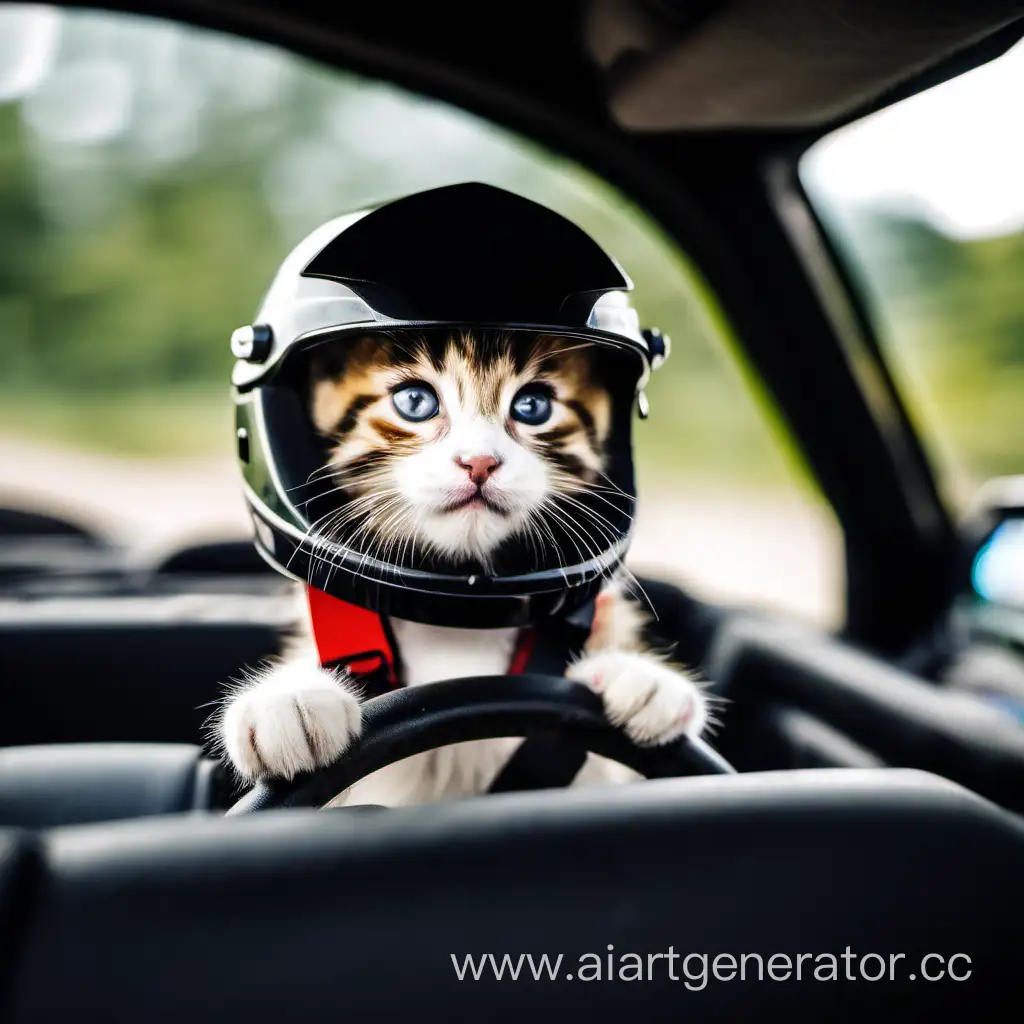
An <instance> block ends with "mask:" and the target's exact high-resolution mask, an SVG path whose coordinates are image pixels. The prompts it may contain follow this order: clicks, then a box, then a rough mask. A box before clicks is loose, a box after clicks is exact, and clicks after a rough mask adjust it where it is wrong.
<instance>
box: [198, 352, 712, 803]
mask: <svg viewBox="0 0 1024 1024" xmlns="http://www.w3.org/2000/svg"><path fill="white" fill-rule="evenodd" d="M588 347H589V346H588V345H587V344H586V343H581V342H579V341H578V340H571V339H563V338H558V337H555V336H540V337H537V336H531V335H528V334H525V333H522V332H485V333H481V334H478V335H474V334H471V333H461V334H456V335H453V336H437V335H434V336H432V337H427V336H417V335H412V334H408V333H402V334H398V333H396V334H392V335H387V336H381V335H376V336H367V337H365V338H362V339H359V340H356V341H349V342H346V343H344V344H343V345H340V346H339V345H334V346H331V345H323V346H321V347H320V349H316V350H314V351H313V354H312V357H311V360H310V388H309V401H308V404H309V412H310V416H311V419H312V421H313V423H314V425H315V427H316V429H317V430H318V431H319V432H320V433H321V434H322V435H323V436H324V437H325V438H327V439H328V440H329V442H330V443H331V446H332V447H331V454H330V459H329V463H328V467H327V469H328V470H329V471H330V473H331V475H332V481H333V482H335V483H336V484H337V485H338V487H340V488H344V493H345V495H346V498H347V501H346V503H345V504H343V505H341V506H340V507H339V509H338V511H337V512H336V513H335V515H334V516H333V517H332V529H333V530H334V533H335V534H336V535H337V536H339V537H340V536H344V538H345V541H346V543H348V544H350V545H352V546H355V547H356V548H357V550H360V549H363V550H366V551H372V552H374V553H376V554H383V555H384V556H387V557H390V558H392V559H394V560H397V561H400V562H403V561H404V562H409V561H415V560H417V559H419V560H420V561H421V562H422V561H424V560H426V561H428V562H431V563H432V564H438V565H448V566H450V565H453V564H458V563H460V562H463V561H465V560H467V559H470V560H473V561H475V562H476V563H478V564H482V565H484V566H485V567H486V566H493V565H494V563H495V560H498V559H500V558H501V557H502V553H503V552H507V550H508V549H509V547H510V546H513V547H514V546H515V545H516V544H519V545H520V547H519V548H518V549H516V556H515V557H517V558H526V557H529V555H528V552H529V551H530V550H533V551H537V550H538V547H537V546H538V545H542V544H545V543H554V544H559V543H560V542H559V537H561V538H562V540H561V543H563V544H564V543H569V545H570V548H569V550H570V551H573V545H575V551H573V554H579V552H580V544H581V543H582V544H583V545H584V546H585V543H586V541H585V537H586V534H585V532H584V533H581V532H580V530H579V529H575V528H574V527H573V526H572V525H571V524H572V522H573V521H574V520H573V519H572V518H568V519H567V513H570V512H572V513H573V514H574V515H575V522H576V523H577V524H579V523H582V522H584V521H585V516H586V515H589V516H590V521H591V522H592V524H594V526H595V527H596V528H597V529H598V530H600V518H601V517H600V513H596V512H594V511H593V510H592V509H591V511H590V512H589V513H588V512H587V511H586V509H587V506H586V505H585V503H584V501H582V500H581V499H582V498H584V497H586V496H588V495H591V496H596V497H598V498H600V497H601V493H602V491H604V492H605V493H607V492H608V489H607V488H606V487H605V486H604V485H603V484H602V482H601V481H602V480H604V479H606V478H605V477H604V476H603V473H604V469H605V461H606V455H605V446H606V442H607V440H608V435H609V432H610V429H611V418H612V402H611V397H610V395H609V393H608V390H607V389H606V388H605V386H604V384H603V382H602V378H601V372H600V371H599V369H598V365H597V361H596V360H594V359H593V358H592V356H591V355H590V353H589V352H588ZM602 500H603V499H602ZM567 521H568V523H569V524H570V525H569V526H568V527H566V528H563V529H561V531H560V532H559V529H558V528H559V527H565V523H566V522H567ZM567 530H568V531H569V532H566V531H567ZM360 546H362V547H360ZM559 550H561V549H559ZM506 557H507V556H506ZM645 622H646V617H645V615H644V614H643V613H642V611H641V609H640V608H639V606H638V605H637V604H635V603H634V602H633V601H631V600H630V599H629V598H628V597H627V595H626V592H625V587H624V585H623V581H622V579H621V578H618V579H616V580H612V581H609V583H608V584H607V585H606V586H605V587H604V588H603V589H602V591H601V593H600V594H599V596H598V597H597V599H596V601H595V614H594V621H593V627H592V630H591V633H590V636H589V638H588V640H587V642H586V645H585V647H584V650H583V652H582V654H581V656H580V657H579V658H578V659H577V660H576V661H575V662H574V663H573V664H571V665H570V666H569V667H568V669H567V670H566V673H565V674H566V675H567V676H568V677H569V678H571V679H574V680H577V681H579V682H582V683H585V684H586V685H587V686H589V687H591V688H592V689H593V690H594V691H596V692H597V693H598V694H600V695H601V697H602V698H603V701H604V706H605V711H606V714H607V716H608V718H609V720H610V721H611V722H613V723H614V724H616V725H620V726H622V727H623V728H624V729H625V731H626V732H627V733H628V734H629V735H630V736H631V737H632V738H633V740H634V741H635V742H637V743H640V744H660V743H665V742H668V741H670V740H672V739H674V738H676V737H678V736H680V735H683V734H687V735H690V736H697V735H699V734H700V733H701V732H702V731H703V730H704V728H705V726H706V725H707V723H708V710H707V703H706V698H705V697H704V695H703V694H702V692H701V690H700V688H699V687H698V686H697V684H695V683H694V682H693V681H691V680H690V679H689V678H688V677H687V676H685V675H684V674H682V673H681V672H679V671H676V670H675V669H673V668H672V667H670V666H669V665H668V664H667V663H665V662H664V661H663V660H662V659H661V658H660V657H658V656H656V655H655V654H654V653H652V652H650V651H647V650H645V648H644V641H643V629H644V626H645ZM392 627H393V632H394V635H395V638H396V640H397V643H398V647H399V650H400V653H401V660H402V663H403V665H404V666H405V669H406V679H405V682H406V683H407V685H410V686H418V685H420V684H422V683H429V682H433V681H436V680H439V679H450V678H457V677H465V676H472V675H500V674H504V673H505V672H506V671H507V668H508V664H509V662H510V659H511V656H512V652H513V649H514V647H515V644H516V639H517V631H516V630H515V629H498V630H476V629H457V628H442V627H437V626H427V625H423V624H421V623H417V622H406V621H401V620H392ZM215 724H216V730H217V734H218V737H217V738H218V741H219V744H220V745H221V747H222V748H223V750H224V752H225V753H226V754H227V757H228V759H229V760H230V762H231V764H232V765H233V767H234V769H235V770H236V772H237V773H238V775H239V776H240V777H241V778H242V779H243V780H246V781H254V780H256V779H259V778H263V777H266V776H282V777H291V776H293V775H295V774H296V773H298V772H301V771H307V770H311V769H314V768H316V767H318V766H322V765H325V764H329V763H330V762H331V761H333V760H334V759H335V758H337V757H338V755H339V754H341V753H342V751H344V750H345V748H346V747H347V746H348V744H349V743H350V742H351V741H352V740H353V739H354V738H355V737H356V736H357V735H358V734H359V730H360V709H359V698H358V696H357V693H356V688H355V687H354V686H353V685H352V684H351V681H349V680H347V679H346V678H345V677H344V674H342V673H338V674H335V673H333V672H331V671H328V670H325V669H323V668H321V667H320V665H319V664H318V661H317V656H316V652H315V649H314V647H313V644H312V640H311V638H310V636H309V635H308V632H306V633H303V634H301V635H300V636H299V637H298V638H296V639H295V640H294V641H293V642H292V643H291V644H290V645H289V646H288V649H287V650H286V652H285V654H284V655H283V657H282V658H281V659H280V660H279V661H278V662H277V663H276V664H274V665H272V666H270V667H268V668H265V669H263V670H261V671H260V672H259V673H258V674H256V675H255V676H251V677H250V678H248V679H247V680H245V681H244V682H243V683H241V684H240V685H238V686H237V687H236V688H235V689H234V691H233V692H232V693H231V694H230V695H229V696H228V698H227V699H226V701H225V703H224V705H223V706H222V707H221V709H220V710H219V712H218V714H217V716H216V719H215ZM520 742H521V740H518V739H498V740H482V741H475V742H468V743H460V744H453V745H451V746H448V747H444V748H441V749H438V750H434V751H430V752H427V753H424V754H420V755H417V756H415V757H412V758H408V759H406V760H405V761H402V762H399V763H396V764H394V765H390V766H388V767H387V768H384V769H382V770H380V771H379V772H376V773H374V774H373V775H371V776H369V777H367V778H366V779H364V780H362V781H361V782H359V783H357V784H356V785H355V786H353V787H352V788H351V789H350V790H348V791H347V792H346V793H343V794H339V795H338V797H337V798H336V799H335V800H334V801H332V804H334V805H338V804H342V803H347V804H352V803H378V804H384V805H387V806H397V805H401V804H411V803H426V802H433V801H437V800H441V799H449V798H455V797H463V796H470V795H474V794H477V793H481V792H485V791H486V790H487V789H488V787H489V786H490V784H491V782H492V781H493V779H494V778H495V777H496V776H497V774H498V772H499V771H500V770H501V768H502V766H503V765H504V763H505V762H506V761H507V759H508V757H509V756H510V754H511V753H512V751H513V750H514V749H515V747H516V746H517V745H518V744H519V743H520ZM633 778H636V775H635V773H633V772H632V771H630V770H629V769H627V768H625V767H624V766H622V765H618V764H613V763H612V762H610V761H607V760H605V759H603V758H600V757H597V756H596V755H591V756H590V757H589V758H588V760H587V762H586V764H585V765H584V767H583V768H582V769H581V771H580V773H579V775H578V776H577V778H576V780H575V782H574V785H585V784H596V783H610V782H620V781H627V780H629V779H633Z"/></svg>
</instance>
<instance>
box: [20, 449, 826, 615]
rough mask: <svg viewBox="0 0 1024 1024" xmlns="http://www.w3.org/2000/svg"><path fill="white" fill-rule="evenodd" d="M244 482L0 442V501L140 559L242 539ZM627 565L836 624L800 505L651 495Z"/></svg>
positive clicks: (821, 539)
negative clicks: (49, 515)
mask: <svg viewBox="0 0 1024 1024" xmlns="http://www.w3.org/2000/svg"><path fill="white" fill-rule="evenodd" d="M238 483H239V481H238V475H237V470H236V468H235V465H234V463H233V462H232V461H230V460H222V459H208V460H194V459H193V460H188V461H180V462H176V461H173V460H165V461H150V460H137V459H122V458H116V457H112V456H109V455H99V454H84V453H78V452H68V451H64V450H61V449H57V448H51V447H46V446H35V445H30V444H25V443H22V442H14V441H10V440H6V439H0V502H2V503H4V504H8V505H10V504H19V505H24V506H28V507H35V508H40V509H45V510H52V511H58V512H59V511H63V512H64V513H66V514H67V515H69V516H73V517H75V518H78V519H81V520H83V521H84V522H86V523H87V524H89V525H92V526H93V527H94V528H96V529H98V530H99V531H100V532H102V533H104V534H105V535H107V536H109V537H111V538H112V539H115V540H118V541H121V542H125V543H129V544H132V545H135V546H136V547H138V548H139V549H140V552H143V553H149V552H155V551H157V550H160V549H164V548H167V547H171V546H176V545H177V544H179V543H182V542H185V541H192V540H203V539H209V538H215V537H223V536H225V535H235V536H237V535H247V534H248V529H247V519H246V516H245V511H244V506H243V504H242V500H241V494H240V489H239V486H238ZM630 565H631V567H632V569H633V571H634V572H638V573H644V574H648V575H653V576H658V577H661V578H664V579H672V580H675V581H676V582H678V583H681V584H683V585H684V586H686V587H688V588H689V589H690V590H691V591H692V592H693V593H695V594H697V595H699V596H702V597H706V598H710V599H712V600H719V601H730V602H741V603H745V604H756V605H761V606H765V607H770V608H776V609H779V610H784V611H789V612H793V613H795V614H797V615H799V616H801V617H803V618H805V619H807V620H809V621H811V622H814V623H817V624H820V625H823V626H829V625H833V624H835V622H836V621H837V620H838V616H839V614H840V609H841V589H842V577H841V566H842V549H841V538H840V536H839V533H838V530H837V528H836V526H835V524H834V522H833V520H832V519H831V517H830V515H829V514H828V513H827V512H826V511H824V510H822V509H820V508H818V507H817V506H815V505H812V504H810V503H807V502H802V501H800V500H797V499H789V498H785V497H775V496H772V495H767V496H766V495H765V494H763V493H761V492H753V493H750V494H744V493H741V492H736V491H728V490H723V491H713V490H708V489H706V488H698V487H693V488H692V489H691V488H689V487H687V486H685V485H684V486H680V487H678V488H674V489H673V490H671V491H667V492H651V491H648V492H645V493H643V494H642V495H641V505H640V514H639V515H638V517H637V531H636V538H635V540H634V543H633V548H632V553H631V557H630Z"/></svg>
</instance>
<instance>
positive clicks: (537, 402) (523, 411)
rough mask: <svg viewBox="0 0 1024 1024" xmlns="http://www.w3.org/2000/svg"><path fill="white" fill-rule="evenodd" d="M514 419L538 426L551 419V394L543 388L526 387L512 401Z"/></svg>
mask: <svg viewBox="0 0 1024 1024" xmlns="http://www.w3.org/2000/svg"><path fill="white" fill-rule="evenodd" d="M512 419H514V420H519V422H520V423H525V424H526V425H527V426H530V427H538V426H540V424H542V423H546V422H547V421H548V420H549V419H551V395H549V394H548V393H547V391H544V390H542V389H541V388H524V389H523V390H522V391H520V392H519V394H518V395H516V397H515V398H514V399H513V401H512Z"/></svg>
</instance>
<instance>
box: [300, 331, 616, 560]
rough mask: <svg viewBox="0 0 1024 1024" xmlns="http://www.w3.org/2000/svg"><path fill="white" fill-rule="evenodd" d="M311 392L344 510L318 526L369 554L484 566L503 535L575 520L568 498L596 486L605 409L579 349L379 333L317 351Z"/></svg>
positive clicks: (540, 536)
mask: <svg viewBox="0 0 1024 1024" xmlns="http://www.w3.org/2000/svg"><path fill="white" fill-rule="evenodd" d="M311 383H312V387H311V392H310V413H311V416H312V419H313V422H314V424H315V426H316V427H317V429H318V430H319V431H320V432H321V433H322V434H323V435H324V436H325V437H327V438H329V439H330V441H331V442H332V449H331V458H330V467H331V471H332V475H333V477H334V481H335V483H336V484H337V485H338V486H339V487H341V488H342V489H343V491H344V493H345V496H346V498H347V499H348V500H347V502H346V503H345V504H344V505H343V506H342V507H341V510H340V511H339V512H338V514H337V515H336V516H335V517H334V519H333V521H332V520H328V521H327V522H325V524H324V525H325V528H330V527H333V528H335V532H336V533H337V532H341V531H345V532H346V535H347V541H348V543H350V544H353V545H355V546H357V547H358V548H360V549H362V550H366V551H368V552H370V553H371V554H375V555H379V556H382V557H389V556H390V557H394V556H396V555H397V556H399V557H401V556H402V555H404V554H408V553H409V551H410V549H411V548H412V547H413V546H415V547H416V549H417V550H420V551H426V552H428V553H430V554H432V555H434V556H439V557H440V558H442V559H446V560H454V561H460V560H465V559H467V558H468V559H471V560H474V561H477V562H481V563H482V564H484V565H487V564H488V563H489V561H490V557H491V556H492V555H493V554H494V553H495V551H497V550H498V548H499V547H500V546H501V545H502V544H503V543H504V542H506V541H508V540H510V539H511V538H513V537H516V536H520V537H524V538H528V539H529V540H530V541H531V543H532V542H534V541H536V542H537V543H539V544H543V543H544V542H545V539H546V537H552V539H553V536H552V534H551V529H550V524H553V523H559V522H560V523H562V525H563V526H564V524H565V517H566V516H567V515H568V516H569V517H570V520H576V521H577V522H579V521H580V519H581V515H580V508H581V507H582V506H581V503H580V500H579V497H574V495H576V496H579V495H583V494H585V493H587V492H589V491H590V490H592V489H593V488H595V487H599V486H600V485H599V484H598V483H597V481H598V480H599V479H600V477H601V475H602V473H603V471H604V468H605V466H604V461H605V457H604V448H605V442H606V440H607V437H608V432H609V428H610V420H611V399H610V397H609V394H608V392H607V391H606V390H605V388H604V386H603V385H602V384H601V383H600V382H599V376H598V374H597V373H596V371H595V369H594V366H593V364H592V357H591V355H589V354H588V346H587V344H586V343H585V342H581V341H579V340H573V339H566V338H557V337H553V336H541V337H539V338H537V337H536V336H531V335H528V334H525V333H508V334H498V333H487V334H481V335H468V334H461V335H443V336H440V335H436V334H435V335H424V336H414V335H405V334H396V335H392V336H379V335H378V336H373V337H366V338H362V339H358V340H345V341H343V342H341V343H338V344H336V345H334V346H330V347H329V346H326V345H325V346H324V347H323V350H322V351H316V352H314V355H313V361H312V382H311ZM590 516H591V518H593V513H590ZM583 518H584V520H585V517H583ZM593 528H594V524H593V522H590V523H588V526H587V527H586V528H583V529H581V530H580V531H579V532H578V533H577V536H578V537H580V540H577V541H575V542H574V543H575V544H576V545H577V546H578V545H579V543H580V542H581V540H583V537H584V533H585V532H592V530H593ZM583 542H584V545H585V541H583Z"/></svg>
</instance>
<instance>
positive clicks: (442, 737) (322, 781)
mask: <svg viewBox="0 0 1024 1024" xmlns="http://www.w3.org/2000/svg"><path fill="white" fill-rule="evenodd" d="M362 712H363V730H362V734H361V735H360V737H359V738H358V739H357V740H356V741H355V742H354V743H352V745H351V746H350V747H349V748H348V749H347V750H346V751H345V752H344V753H343V754H342V755H341V756H340V757H339V758H338V759H337V760H336V761H334V763H333V764H329V765H327V766H325V767H324V768H320V769H318V770H316V771H313V772H306V773H303V774H300V775H297V776H296V777H295V778H293V779H287V780H286V779H270V780H267V781H264V782H259V783H257V784H256V785H255V786H254V787H253V788H252V789H251V790H250V791H249V792H248V793H246V794H245V796H243V797H242V798H241V799H240V800H239V801H238V802H237V803H236V804H235V805H234V806H233V807H231V808H230V809H229V810H228V811H227V814H229V815H232V814H248V813H251V812H253V811H269V810H275V809H277V808H280V807H323V806H324V805H325V804H326V803H328V801H330V800H332V799H333V798H334V797H335V796H337V795H338V794H339V793H341V792H343V791H344V790H346V789H348V788H349V787H350V786H352V785H354V784H355V783H356V782H358V781H359V780H360V779H362V778H365V777H366V776H367V775H369V774H371V773H372V772H375V771H377V770H378V769H379V768H384V767H385V766H387V765H389V764H393V763H394V762H396V761H401V760H403V759H404V758H407V757H411V756H412V755H413V754H422V753H424V752H425V751H427V750H434V749H436V748H437V747H444V746H448V745H449V744H451V743H464V742H467V741H469V740H487V739H498V738H500V737H514V736H524V737H525V736H535V735H537V734H538V733H548V734H556V735H558V736H561V737H564V738H565V739H566V740H567V741H570V742H574V743H577V744H579V745H581V746H583V747H584V748H585V749H586V750H588V751H590V752H591V753H594V754H600V755H601V756H603V757H607V758H609V759H610V760H612V761H618V762H619V763H621V764H624V765H626V766H627V767H629V768H632V769H633V770H634V771H635V772H637V773H639V774H640V775H642V776H643V777H644V778H647V779H655V778H666V777H672V776H681V775H724V774H733V773H734V772H735V769H734V768H733V767H732V766H731V765H730V764H729V763H728V762H727V761H726V760H725V759H724V758H722V757H721V756H720V755H719V754H718V753H716V752H715V751H714V750H712V749H711V747H709V746H708V745H707V744H706V743H704V742H703V741H701V740H696V739H687V738H686V737H682V738H681V739H678V740H675V741H673V742H671V743H667V744H664V745H663V746H658V747H641V746H638V745H637V744H636V743H634V742H633V741H632V740H631V739H630V738H629V736H628V735H627V734H626V733H625V731H623V730H622V729H620V728H617V727H615V726H613V725H612V724H611V723H610V722H609V721H608V720H607V718H605V715H604V705H603V703H602V701H601V698H600V697H599V696H598V695H597V694H596V693H594V692H593V691H592V690H590V689H588V688H587V687H586V686H584V685H583V684H582V683H577V682H573V681H572V680H569V679H564V678H562V677H556V676H541V675H516V676H474V677H472V678H463V679H448V680H445V681H443V682H437V683H429V684H427V685H425V686H410V687H405V688H403V689H401V690H395V691H393V692H391V693H386V694H384V695H383V696H380V697H374V698H372V699H371V700H368V701H366V703H364V704H363V706H362Z"/></svg>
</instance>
